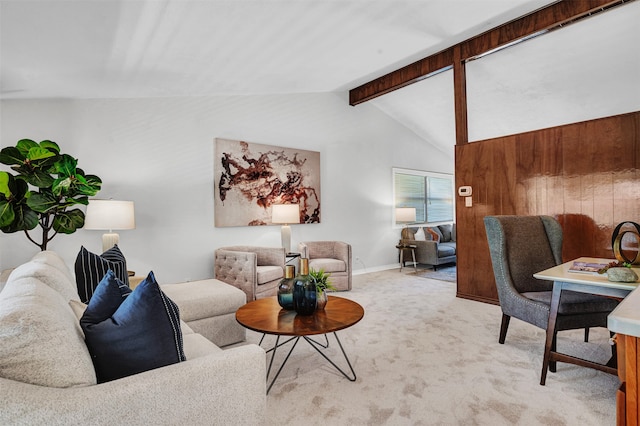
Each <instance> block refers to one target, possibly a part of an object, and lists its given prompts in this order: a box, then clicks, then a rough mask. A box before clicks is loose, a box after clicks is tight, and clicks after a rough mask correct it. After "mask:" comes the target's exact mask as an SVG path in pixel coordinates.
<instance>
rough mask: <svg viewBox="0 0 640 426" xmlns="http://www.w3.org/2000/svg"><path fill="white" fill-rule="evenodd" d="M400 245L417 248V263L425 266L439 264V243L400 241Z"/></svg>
mask: <svg viewBox="0 0 640 426" xmlns="http://www.w3.org/2000/svg"><path fill="white" fill-rule="evenodd" d="M400 244H407V245H409V244H410V245H414V246H416V249H415V252H416V261H417V262H418V263H422V264H425V265H437V264H438V242H437V241H416V240H400Z"/></svg>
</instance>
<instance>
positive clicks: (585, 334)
mask: <svg viewBox="0 0 640 426" xmlns="http://www.w3.org/2000/svg"><path fill="white" fill-rule="evenodd" d="M584 341H585V342H588V341H589V327H585V329H584Z"/></svg>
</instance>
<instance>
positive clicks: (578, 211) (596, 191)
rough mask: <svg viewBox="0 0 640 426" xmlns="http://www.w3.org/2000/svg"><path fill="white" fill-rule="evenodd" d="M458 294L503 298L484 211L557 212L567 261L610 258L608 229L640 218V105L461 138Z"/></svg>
mask: <svg viewBox="0 0 640 426" xmlns="http://www.w3.org/2000/svg"><path fill="white" fill-rule="evenodd" d="M455 152H456V160H455V163H456V167H455V168H456V172H455V174H456V187H460V186H462V185H471V186H472V187H473V196H472V197H473V206H472V207H465V203H464V200H463V199H462V198H461V197H459V199H458V200H457V201H458V202H457V203H456V216H457V219H456V222H457V231H458V238H457V240H458V296H459V297H464V298H468V299H473V300H479V301H484V302H490V303H498V295H497V292H496V288H495V281H494V277H493V270H492V266H491V259H490V257H489V248H488V244H487V238H486V234H485V230H484V222H483V218H484V217H485V216H487V215H509V214H516V215H538V214H546V215H551V216H554V217H556V218H557V219H558V220H559V221H560V223H561V225H562V229H563V233H564V243H563V253H562V254H563V259H564V261H567V260H570V259H573V258H576V257H580V256H594V257H606V258H612V257H613V252H612V249H611V234H612V232H613V229H614V228H615V226H616V225H617V224H618V223H620V222H624V221H634V222H640V170H639V169H640V112H634V113H629V114H623V115H617V116H613V117H607V118H601V119H596V120H590V121H585V122H581V123H574V124H568V125H564V126H559V127H553V128H549V129H543V130H536V131H532V132H527V133H522V134H518V135H512V136H506V137H500V138H495V139H490V140H486V141H481V142H474V143H470V144H466V145H457V146H456V147H455Z"/></svg>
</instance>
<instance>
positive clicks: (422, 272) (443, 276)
mask: <svg viewBox="0 0 640 426" xmlns="http://www.w3.org/2000/svg"><path fill="white" fill-rule="evenodd" d="M416 269H417V271H416ZM416 269H414V268H413V265H409V267H408V269H407V268H406V267H405V268H402V272H403V273H406V274H411V275H414V276H417V277H421V278H430V279H432V280H439V281H448V282H450V283H455V282H457V276H458V275H457V271H458V270H457V269H456V265H445V266H439V267H438V268H437V269H436V270H435V271H434V270H433V268H432V267H430V266H429V267H427V266H423V265H418V266H417V268H416Z"/></svg>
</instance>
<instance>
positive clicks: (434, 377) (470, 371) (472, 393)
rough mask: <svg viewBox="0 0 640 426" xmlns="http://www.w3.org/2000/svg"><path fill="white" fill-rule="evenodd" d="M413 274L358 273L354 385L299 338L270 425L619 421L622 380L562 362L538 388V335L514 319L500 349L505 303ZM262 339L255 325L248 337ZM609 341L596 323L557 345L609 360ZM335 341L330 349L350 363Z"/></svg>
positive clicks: (272, 404) (352, 332)
mask: <svg viewBox="0 0 640 426" xmlns="http://www.w3.org/2000/svg"><path fill="white" fill-rule="evenodd" d="M412 270H413V269H412V268H411V271H412ZM409 271H410V270H409V269H405V270H403V273H398V270H397V269H396V270H391V271H383V272H375V273H369V274H363V275H357V276H354V277H353V279H354V283H353V290H352V291H350V292H343V293H339V294H337V295H338V296H340V297H345V298H349V299H352V300H354V301H357V302H358V303H360V304H361V305H362V306H363V307H364V309H365V316H364V318H363V319H362V321H360V322H359V323H357V324H356V325H354V326H353V327H351V328H348V329H345V330H342V331H340V332H338V335H339V337H340V340H341V342H342V345H343V347H344V349H345V351H346V352H347V354H348V356H349V358H350V360H351V363H352V365H353V368H354V369H355V371H356V374H357V379H356V381H355V382H350V381H348V380H347V379H345V378H344V377H343V376H342V375H341V374H340V373H339V372H337V371H336V370H335V369H334V368H333V367H332V366H331V365H329V364H328V363H327V362H326V361H325V360H324V359H323V358H322V357H321V356H320V355H319V354H317V353H316V352H315V350H314V349H313V348H311V347H310V345H308V344H307V343H306V342H304V341H300V342H299V343H298V345H297V347H296V348H295V350H294V352H293V354H292V355H291V357H290V359H289V360H288V363H287V365H286V366H285V368H284V369H283V370H282V372H281V374H280V377H279V378H278V380H277V381H276V382H275V384H274V386H273V388H272V389H271V391H270V393H269V394H268V396H267V413H266V416H265V417H266V419H267V423H268V424H270V425H298V424H305V425H350V426H353V425H491V426H496V425H554V426H555V425H580V426H588V425H597V426H603V425H614V424H615V413H616V410H615V394H616V389H617V388H618V385H619V383H618V379H617V377H615V376H612V375H608V374H605V373H602V372H598V371H595V370H591V369H588V368H583V367H578V366H574V365H570V364H562V363H558V371H557V373H549V375H548V377H547V384H546V386H540V385H539V381H540V370H541V366H542V352H543V347H544V332H543V331H542V330H539V329H537V328H536V327H533V326H531V325H529V324H525V323H523V322H521V321H518V320H513V321H511V325H510V328H509V333H508V335H507V339H506V342H505V344H504V345H500V344H498V331H499V328H500V318H501V311H500V307H499V306H495V305H489V304H485V303H480V302H474V301H470V300H465V299H460V298H456V297H455V290H456V289H455V284H452V283H450V282H444V281H437V280H433V279H428V278H422V277H419V276H416V275H415V273H413V274H412V273H410V272H409ZM260 337H261V335H259V334H258V333H254V332H248V336H247V340H248V342H251V343H258V342H259V340H260ZM608 337H609V335H608V332H607V330H604V329H594V330H592V331H591V340H590V342H589V343H584V342H582V340H581V338H582V332H581V331H568V332H561V333H559V334H558V349H559V350H561V351H563V352H567V353H570V354H574V355H578V356H581V357H583V358H587V359H592V360H596V361H600V362H605V361H606V360H607V359H608V358H609V356H610V353H611V352H610V346H609V345H608ZM268 339H270V337H269V336H267V339H266V340H265V342H263V347H265V346H266V345H268V344H272V343H273V341H274V340H268ZM329 341H330V347H329V349H328V353H329V354H330V356H331V357H332V358H333V359H334V360H335V361H336V363H337V364H338V365H340V366H341V367H342V368H343V369H347V370H348V367H347V366H346V363H345V362H344V359H343V358H341V353H340V349H339V347H338V345H337V344H336V343H335V340H333V337H330V340H329ZM286 352H287V351H285V350H281V351H280V352H278V355H279V356H278V357H277V358H276V363H278V362H279V361H281V359H280V357H284V356H285V354H286ZM269 357H270V355H268V357H267V359H269Z"/></svg>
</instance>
